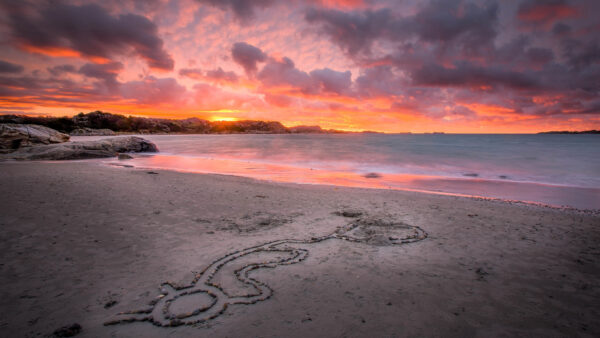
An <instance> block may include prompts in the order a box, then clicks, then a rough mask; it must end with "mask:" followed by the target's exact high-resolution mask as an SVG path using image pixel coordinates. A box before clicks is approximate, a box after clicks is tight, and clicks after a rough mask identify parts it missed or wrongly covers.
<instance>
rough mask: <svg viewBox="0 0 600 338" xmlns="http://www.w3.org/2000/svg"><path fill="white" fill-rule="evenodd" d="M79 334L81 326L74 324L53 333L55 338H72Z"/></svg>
mask: <svg viewBox="0 0 600 338" xmlns="http://www.w3.org/2000/svg"><path fill="white" fill-rule="evenodd" d="M79 332H81V325H79V324H77V323H74V324H72V325H71V326H63V327H61V328H60V329H56V330H55V331H54V333H53V334H54V336H55V337H73V336H75V335H77V334H79Z"/></svg>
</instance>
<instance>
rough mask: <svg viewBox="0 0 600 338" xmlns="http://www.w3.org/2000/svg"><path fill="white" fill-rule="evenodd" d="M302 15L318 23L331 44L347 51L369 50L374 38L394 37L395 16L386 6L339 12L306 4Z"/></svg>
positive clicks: (313, 22)
mask: <svg viewBox="0 0 600 338" xmlns="http://www.w3.org/2000/svg"><path fill="white" fill-rule="evenodd" d="M305 19H306V21H307V22H309V23H311V24H315V23H317V24H321V27H320V33H322V34H325V35H327V36H329V38H330V39H331V40H332V42H333V43H334V44H336V45H338V46H339V47H340V48H341V49H342V50H343V51H344V52H346V53H348V54H350V55H356V54H358V53H360V52H366V53H369V52H370V49H371V45H372V44H373V42H374V40H376V39H379V38H388V39H396V36H395V35H394V34H393V30H392V29H393V26H394V24H395V19H394V18H393V16H392V13H391V10H390V9H381V10H378V11H372V10H365V11H360V12H343V11H340V10H335V9H318V8H310V9H309V10H307V12H306V15H305ZM390 28H392V29H390Z"/></svg>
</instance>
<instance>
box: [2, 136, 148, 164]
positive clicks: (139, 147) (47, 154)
mask: <svg viewBox="0 0 600 338" xmlns="http://www.w3.org/2000/svg"><path fill="white" fill-rule="evenodd" d="M157 151H158V148H157V147H156V145H155V144H154V143H152V142H150V141H148V140H146V139H143V138H141V137H138V136H124V137H113V138H107V139H101V140H96V141H81V142H66V143H60V144H48V145H40V146H34V147H27V148H20V149H18V150H17V151H14V152H12V153H9V154H4V155H1V157H0V158H1V159H15V160H78V159H86V158H101V157H114V156H117V153H127V152H136V153H137V152H157Z"/></svg>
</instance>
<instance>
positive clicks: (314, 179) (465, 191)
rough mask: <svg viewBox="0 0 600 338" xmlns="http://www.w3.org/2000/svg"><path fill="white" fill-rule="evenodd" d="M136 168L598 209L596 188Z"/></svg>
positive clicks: (213, 166) (148, 163)
mask: <svg viewBox="0 0 600 338" xmlns="http://www.w3.org/2000/svg"><path fill="white" fill-rule="evenodd" d="M127 163H128V164H129V165H133V166H135V167H140V168H153V169H168V170H176V171H184V172H194V173H210V174H222V175H236V176H244V177H251V178H256V179H261V180H270V181H276V182H286V183H303V184H326V185H337V186H346V187H357V188H377V189H399V190H410V191H419V192H428V193H436V194H446V195H455V196H469V197H484V198H500V199H507V200H515V201H524V202H533V203H540V204H548V205H554V206H570V207H575V208H582V209H599V208H600V189H597V188H582V187H570V186H559V185H548V184H539V183H530V182H515V181H510V180H506V179H503V180H489V179H481V178H477V177H468V178H448V177H439V176H428V175H414V174H401V173H395V174H389V173H386V174H382V173H372V172H371V173H366V174H365V173H357V172H354V171H350V170H348V169H346V170H345V168H339V169H338V170H335V171H334V170H323V169H312V168H305V167H297V166H290V165H279V164H272V163H263V162H258V161H240V160H232V159H214V158H201V157H188V156H173V155H154V156H143V157H138V158H135V159H134V160H131V161H128V162H127Z"/></svg>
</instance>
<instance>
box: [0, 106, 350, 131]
mask: <svg viewBox="0 0 600 338" xmlns="http://www.w3.org/2000/svg"><path fill="white" fill-rule="evenodd" d="M0 123H24V124H38V125H42V126H45V127H49V128H52V129H55V130H58V131H60V132H63V133H68V134H71V135H92V134H93V135H97V132H98V131H99V130H104V131H107V132H110V131H112V132H116V133H135V134H342V133H351V132H348V131H342V130H335V129H323V128H321V127H320V126H296V127H286V126H284V125H283V124H281V123H280V122H277V121H254V120H243V121H208V120H203V119H199V118H196V117H192V118H187V119H180V120H175V119H160V118H146V117H137V116H125V115H119V114H111V113H106V112H102V111H94V112H90V113H87V114H84V113H80V114H77V115H75V116H73V117H67V116H64V117H52V116H43V117H40V116H26V115H0Z"/></svg>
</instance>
